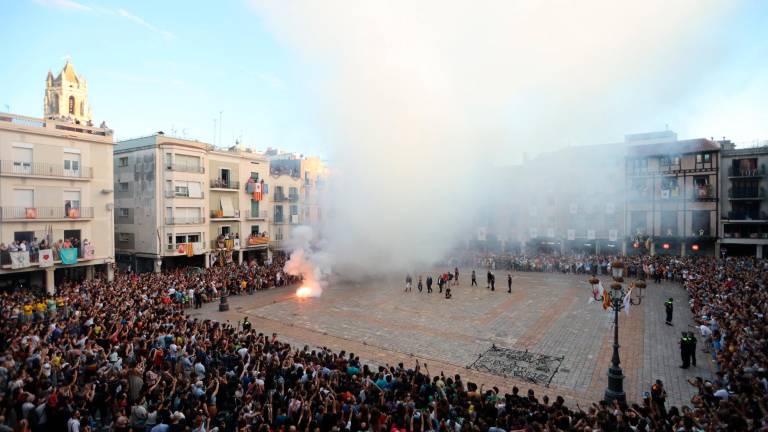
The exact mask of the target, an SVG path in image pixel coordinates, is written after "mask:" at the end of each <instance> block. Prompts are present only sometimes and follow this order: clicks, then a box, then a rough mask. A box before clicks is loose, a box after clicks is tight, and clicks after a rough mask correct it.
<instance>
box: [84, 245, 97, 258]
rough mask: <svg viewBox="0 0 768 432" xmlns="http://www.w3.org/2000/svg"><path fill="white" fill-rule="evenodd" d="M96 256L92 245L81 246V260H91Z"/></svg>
mask: <svg viewBox="0 0 768 432" xmlns="http://www.w3.org/2000/svg"><path fill="white" fill-rule="evenodd" d="M95 255H96V253H95V251H94V249H93V246H92V245H85V246H83V258H85V259H93V258H94V256H95Z"/></svg>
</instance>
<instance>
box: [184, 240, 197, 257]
mask: <svg viewBox="0 0 768 432" xmlns="http://www.w3.org/2000/svg"><path fill="white" fill-rule="evenodd" d="M184 250H185V251H186V252H187V256H188V257H191V256H192V255H194V254H195V250H194V248H193V247H192V243H185V244H184Z"/></svg>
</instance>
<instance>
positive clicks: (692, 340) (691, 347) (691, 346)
mask: <svg viewBox="0 0 768 432" xmlns="http://www.w3.org/2000/svg"><path fill="white" fill-rule="evenodd" d="M696 342H698V341H697V340H696V336H694V334H693V332H688V357H690V359H691V366H693V367H696Z"/></svg>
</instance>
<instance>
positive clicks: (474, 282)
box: [470, 270, 477, 286]
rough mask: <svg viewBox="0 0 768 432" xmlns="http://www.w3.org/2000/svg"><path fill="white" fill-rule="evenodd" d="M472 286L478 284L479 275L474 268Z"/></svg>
mask: <svg viewBox="0 0 768 432" xmlns="http://www.w3.org/2000/svg"><path fill="white" fill-rule="evenodd" d="M470 286H477V275H476V274H475V271H474V270H472V284H471V285H470Z"/></svg>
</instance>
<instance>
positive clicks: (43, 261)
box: [0, 62, 114, 293]
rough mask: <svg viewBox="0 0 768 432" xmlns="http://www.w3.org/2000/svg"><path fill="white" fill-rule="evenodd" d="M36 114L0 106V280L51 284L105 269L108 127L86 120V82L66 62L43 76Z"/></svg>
mask: <svg viewBox="0 0 768 432" xmlns="http://www.w3.org/2000/svg"><path fill="white" fill-rule="evenodd" d="M43 107H44V118H35V117H27V116H22V115H16V114H6V113H0V287H2V286H9V285H17V284H19V283H21V284H22V285H23V286H27V287H38V288H45V290H46V291H47V292H48V293H53V292H55V288H56V285H57V284H58V283H60V282H61V281H62V280H64V279H69V280H82V279H83V278H91V277H93V275H94V274H95V273H96V272H103V273H105V275H106V277H108V278H111V277H112V267H111V264H112V263H113V262H114V245H113V242H112V237H111V236H104V235H102V234H103V233H109V232H111V231H112V210H113V196H114V195H113V190H112V158H111V155H112V150H113V147H114V144H113V140H112V130H110V129H109V128H107V127H106V124H104V123H102V126H101V127H93V126H92V123H91V120H92V113H91V108H90V105H89V103H88V85H87V82H86V80H85V78H84V77H83V76H81V75H78V74H77V73H76V72H75V69H74V66H72V64H71V63H70V62H67V63H66V64H65V65H64V67H63V68H62V70H61V72H60V73H59V74H58V75H57V76H56V77H54V76H53V74H52V73H51V72H50V71H49V72H48V77H47V79H46V89H45V102H44V106H43Z"/></svg>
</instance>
